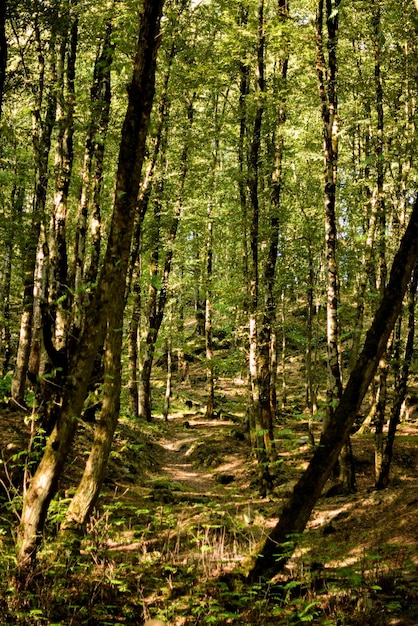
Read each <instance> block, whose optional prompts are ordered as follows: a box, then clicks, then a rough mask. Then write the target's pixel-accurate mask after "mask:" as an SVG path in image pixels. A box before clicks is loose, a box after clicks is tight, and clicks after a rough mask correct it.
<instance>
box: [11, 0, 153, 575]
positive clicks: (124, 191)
mask: <svg viewBox="0 0 418 626" xmlns="http://www.w3.org/2000/svg"><path fill="white" fill-rule="evenodd" d="M163 4H164V1H163V0H158V1H155V0H144V3H143V8H142V13H141V25H140V32H139V38H138V44H137V52H136V56H135V60H134V66H133V77H132V81H131V84H130V88H129V99H128V106H127V112H126V116H125V120H124V123H123V127H122V135H121V144H120V151H119V161H118V171H117V177H116V189H115V198H114V209H113V214H112V219H111V226H110V233H109V240H108V245H107V249H106V254H105V258H104V262H103V267H102V271H101V273H100V277H99V280H98V286H97V290H96V292H95V295H94V298H93V300H92V302H91V304H90V306H89V308H88V310H87V312H86V320H85V325H84V331H83V333H82V335H81V337H80V340H79V343H78V345H77V349H76V350H75V353H74V355H73V357H72V359H71V362H70V363H69V368H68V375H67V377H66V379H65V383H64V386H63V393H62V406H61V407H60V412H59V416H58V420H57V423H56V424H55V426H54V428H53V431H52V433H51V435H50V436H49V438H48V440H47V442H46V446H45V450H44V454H43V457H42V459H41V461H40V463H39V465H38V468H37V470H36V472H35V474H34V476H33V478H32V480H31V482H30V484H29V486H28V488H27V491H26V493H25V497H24V502H23V509H22V514H21V521H20V525H19V528H18V534H17V551H18V552H17V566H18V574H19V578H20V580H24V578H25V576H24V574H25V572H26V570H27V568H28V567H30V566H31V564H32V562H33V560H34V558H35V556H36V551H37V546H38V543H39V540H40V538H41V534H42V531H43V526H44V522H45V518H46V516H47V512H48V508H49V504H50V502H51V499H52V497H53V495H54V493H55V491H56V488H57V483H58V479H59V477H60V474H61V472H62V470H63V467H64V463H65V460H66V458H67V454H68V452H69V449H70V446H71V443H72V440H73V437H74V434H75V431H76V427H77V421H78V418H79V416H80V414H81V410H82V407H83V404H84V400H85V398H86V395H87V387H88V382H89V380H90V376H91V373H92V369H93V364H94V360H95V357H96V356H97V352H98V350H99V348H100V346H101V345H102V344H103V341H104V338H105V335H106V330H107V326H108V324H109V335H108V338H109V341H110V342H113V341H116V342H117V341H119V335H120V334H121V327H122V324H121V321H122V318H123V309H124V304H125V298H124V289H123V288H121V287H122V286H124V285H125V280H126V273H127V269H128V260H129V250H130V244H131V237H132V230H133V223H134V215H135V208H136V202H137V196H138V191H139V186H140V180H141V170H142V163H143V160H144V154H145V143H146V136H147V132H148V125H149V118H150V114H151V108H152V102H153V97H154V89H155V68H156V55H157V50H158V46H159V42H160V33H159V23H160V18H161V13H162V8H163ZM118 293H119V294H121V295H120V296H117V297H115V294H118ZM112 334H113V335H112ZM115 337H117V338H116V339H115ZM108 345H110V344H108ZM117 356H118V353H117V352H116V357H117ZM112 367H113V365H112ZM112 384H113V383H112ZM114 384H115V385H116V386H114V387H113V393H114V395H115V396H116V398H114V399H113V403H114V404H113V407H112V406H111V404H110V402H109V412H110V413H112V411H114V410H117V406H118V402H119V399H118V398H119V386H120V379H119V378H116V380H115V383H114ZM114 420H115V416H114V415H112V416H111V417H109V420H108V422H107V424H106V423H104V424H103V426H104V429H105V432H104V440H103V442H102V443H103V450H104V451H105V449H106V448H105V446H106V441H107V440H108V439H109V438H111V425H112V424H113V423H114ZM102 458H103V459H104V458H105V454H104V455H102Z"/></svg>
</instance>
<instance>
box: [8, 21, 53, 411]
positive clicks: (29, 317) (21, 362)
mask: <svg viewBox="0 0 418 626" xmlns="http://www.w3.org/2000/svg"><path fill="white" fill-rule="evenodd" d="M55 36H56V33H55V31H54V30H53V31H52V33H51V39H50V42H49V55H50V58H49V67H48V68H46V61H45V56H44V51H43V49H42V42H41V34H40V31H39V29H38V28H35V40H36V45H37V54H38V66H39V85H40V88H39V93H38V94H37V98H36V101H35V106H34V108H33V110H32V141H33V147H34V154H35V189H34V194H33V206H32V216H31V226H30V231H29V233H28V236H27V240H26V243H25V259H24V288H23V303H22V316H21V321H20V334H19V344H18V349H17V356H16V366H15V369H14V372H13V378H12V387H11V400H12V405H14V404H16V405H19V406H21V405H23V404H24V396H25V388H26V375H27V373H28V365H29V356H30V351H31V341H32V326H33V324H32V321H33V307H34V301H33V297H34V281H35V268H36V254H37V250H38V244H39V237H40V233H41V225H42V223H43V220H44V212H45V203H46V194H47V188H48V157H49V152H50V149H51V135H52V130H53V128H54V125H55V118H56V107H57V102H56V94H55V82H56V69H55V66H56V63H55ZM46 72H48V74H49V75H50V82H49V83H48V85H47V88H48V91H47V95H46V98H45V99H46V111H45V117H44V119H43V120H42V117H41V112H42V109H43V105H44V102H43V100H44V97H45V94H44V89H45V74H46Z"/></svg>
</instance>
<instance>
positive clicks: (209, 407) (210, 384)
mask: <svg viewBox="0 0 418 626" xmlns="http://www.w3.org/2000/svg"><path fill="white" fill-rule="evenodd" d="M215 160H216V161H217V155H216V157H215ZM215 168H216V164H215V167H214V170H213V171H214V172H215ZM207 215H208V223H207V239H206V309H205V342H206V391H207V400H206V417H207V419H213V416H214V408H215V407H214V405H215V383H214V375H213V334H212V313H213V294H212V259H213V217H212V204H211V201H209V203H208V209H207Z"/></svg>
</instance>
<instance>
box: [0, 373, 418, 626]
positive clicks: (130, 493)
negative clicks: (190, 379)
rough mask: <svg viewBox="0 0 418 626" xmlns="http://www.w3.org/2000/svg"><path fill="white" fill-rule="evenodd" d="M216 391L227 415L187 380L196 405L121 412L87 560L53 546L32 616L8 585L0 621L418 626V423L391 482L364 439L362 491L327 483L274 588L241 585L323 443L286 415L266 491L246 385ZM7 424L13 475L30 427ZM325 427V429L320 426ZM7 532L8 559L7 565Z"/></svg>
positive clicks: (356, 444)
mask: <svg viewBox="0 0 418 626" xmlns="http://www.w3.org/2000/svg"><path fill="white" fill-rule="evenodd" d="M219 384H220V385H221V384H222V383H219ZM219 392H220V393H221V394H222V395H221V398H222V405H223V407H226V409H227V410H226V411H224V412H223V413H222V412H221V415H220V419H216V420H212V421H207V420H205V419H204V412H203V409H202V405H201V403H200V398H199V394H197V393H196V391H195V390H194V389H193V388H189V389H185V390H184V394H183V396H184V397H183V398H182V401H184V398H187V399H188V404H189V406H183V408H182V409H181V408H180V409H179V410H178V411H173V413H172V415H171V416H170V419H169V420H168V421H167V422H164V421H163V420H162V418H160V417H158V416H157V417H156V418H155V419H154V421H153V423H152V424H150V425H146V426H145V427H144V426H143V425H140V424H138V423H134V422H132V421H130V420H128V419H127V418H124V419H121V420H120V425H119V429H118V433H117V436H116V440H115V446H114V450H113V452H112V458H111V461H110V466H109V471H108V476H107V478H106V482H105V488H104V490H103V493H102V496H101V498H100V502H99V504H98V508H97V510H96V512H95V515H94V516H93V518H92V521H91V523H90V525H89V528H88V535H87V537H86V540H85V541H84V543H83V549H82V553H81V555H80V557H79V559H78V560H77V564H76V565H74V564H72V565H71V566H70V565H69V564H68V561H66V560H65V559H64V558H62V563H61V564H60V565H59V566H58V565H57V563H54V565H51V563H50V561H49V560H48V551H45V552H44V553H43V554H42V555H41V559H40V569H41V571H42V574H41V575H40V577H39V582H38V583H37V584H38V586H36V584H35V586H34V587H32V591H31V594H32V595H31V596H30V597H29V596H28V598H27V602H26V612H27V613H28V614H30V615H31V616H32V617H29V618H23V617H22V615H20V617H17V616H15V615H12V614H11V613H10V609H8V608H7V607H9V606H10V601H9V600H10V593H11V592H10V589H8V590H6V589H5V588H2V591H3V599H2V601H1V607H0V608H1V609H2V614H3V615H8V617H7V618H4V619H6V621H5V622H2V621H1V619H2V618H1V616H0V624H2V625H3V626H6V624H7V625H8V626H9V625H10V624H15V623H16V624H31V625H33V626H37V625H38V624H50V625H52V624H60V625H61V626H64V625H67V624H68V625H70V624H71V625H73V626H78V625H81V624H89V625H90V626H94V625H96V624H101V625H103V624H112V625H118V624H125V625H134V624H135V625H140V624H142V623H143V621H144V619H146V618H149V617H150V616H152V617H159V618H160V619H163V620H164V622H165V623H166V624H168V625H171V626H183V625H188V624H196V625H201V624H210V623H212V624H219V625H222V624H239V625H243V626H244V625H255V624H263V625H264V626H269V625H270V624H271V625H274V624H279V625H280V624H281V625H283V626H285V625H296V624H303V623H306V622H310V623H312V624H318V625H329V626H331V625H332V626H338V625H341V626H356V625H359V626H360V625H370V626H372V625H373V626H416V625H417V624H418V550H417V548H418V523H417V519H418V517H417V512H418V491H417V480H418V424H417V423H413V422H409V423H404V424H401V426H400V428H399V433H398V436H397V439H396V445H395V452H394V459H393V466H392V472H391V483H390V486H389V488H388V489H386V490H384V491H375V490H374V489H373V483H374V478H373V472H374V462H373V456H374V450H373V435H372V434H365V435H358V434H356V435H354V436H353V438H352V445H353V451H354V457H355V465H356V476H357V491H356V493H354V494H352V495H348V496H343V495H335V496H331V495H329V496H327V495H326V494H327V492H328V491H329V488H330V487H331V486H332V484H333V483H332V482H331V481H329V483H328V484H327V485H326V488H325V490H324V495H323V496H322V497H321V498H320V500H319V502H318V504H317V506H316V507H315V510H314V513H313V515H312V518H311V520H310V522H309V525H308V528H307V530H306V532H305V533H304V535H303V537H302V538H301V540H300V543H299V547H298V549H297V552H296V553H295V554H294V555H293V557H292V559H291V560H290V562H289V564H288V567H287V569H286V571H285V573H284V575H283V576H281V577H280V578H279V579H278V580H277V581H275V582H274V583H272V584H271V585H269V586H267V587H266V586H265V585H259V586H257V585H255V586H254V587H251V588H248V587H247V586H245V585H244V586H243V585H242V583H241V584H240V583H237V585H238V586H237V587H235V588H231V587H230V586H228V585H227V584H226V582H225V580H226V579H225V577H224V575H225V574H226V573H228V572H230V571H232V570H233V569H235V568H237V567H240V566H242V565H243V564H244V562H245V559H246V558H247V557H248V556H249V554H254V553H255V552H256V550H257V545H258V543H259V541H260V540H262V538H263V537H264V536H265V534H266V533H267V532H268V531H269V529H270V528H272V527H273V526H274V524H275V523H276V521H277V518H278V515H279V513H280V507H281V505H282V503H283V501H284V498H285V497H286V495H288V494H289V493H290V492H291V489H292V487H293V485H294V483H295V481H296V480H297V478H298V477H299V476H300V473H301V472H302V471H303V469H304V468H305V467H306V465H307V463H308V461H309V458H310V456H311V454H312V448H311V446H310V444H309V440H308V437H307V431H306V427H307V422H306V419H304V416H303V415H301V414H298V415H292V414H291V413H289V414H288V415H285V416H283V418H282V419H281V422H280V423H279V424H278V425H277V433H276V434H277V439H278V442H279V444H278V463H277V468H276V477H277V487H276V489H275V493H274V494H272V495H270V496H269V497H267V498H261V497H259V496H258V492H257V487H256V464H255V461H254V459H253V457H252V455H251V450H250V444H249V441H248V438H247V435H246V434H245V430H244V428H243V426H242V421H243V414H242V412H240V408H242V396H243V395H244V393H245V389H244V387H242V389H241V388H240V387H239V385H237V384H236V382H235V384H232V383H231V382H230V381H229V382H228V381H225V382H224V384H223V386H222V388H221V389H219ZM178 404H179V402H178ZM190 404H191V407H190ZM19 420H20V422H19ZM0 430H1V436H0V442H1V447H2V451H3V459H4V460H5V461H6V463H5V464H4V466H6V467H7V466H8V467H9V468H10V471H11V472H12V471H13V467H12V465H11V464H10V462H8V461H7V459H6V458H5V455H6V456H7V454H8V452H7V451H9V452H10V451H15V450H16V449H18V448H19V446H21V444H20V443H18V440H19V439H21V437H22V436H23V435H25V434H26V435H27V427H26V428H25V427H22V418H21V416H20V415H17V414H9V413H6V412H5V413H4V414H2V415H0ZM315 430H316V435H317V434H318V432H319V430H320V424H316V425H315ZM92 431H93V426H92V425H84V426H83V428H82V429H81V430H80V434H79V436H78V438H77V440H76V443H75V447H74V451H73V453H72V456H71V458H70V461H69V465H68V470H67V471H66V473H65V475H64V477H63V479H62V481H61V484H60V490H59V493H60V496H61V499H60V500H58V499H57V501H56V502H55V503H53V506H52V507H51V515H50V520H49V524H48V532H49V533H50V535H51V536H53V534H54V528H56V527H57V526H58V525H59V521H60V519H62V515H63V514H64V513H65V508H64V505H65V498H66V497H70V496H71V493H72V491H73V489H74V486H75V485H76V484H77V480H78V478H79V476H80V471H81V470H82V468H83V464H84V458H85V456H86V453H87V451H88V446H89V440H90V438H91V434H92ZM9 458H10V454H9ZM10 478H12V476H9V477H7V476H6V475H4V474H3V475H2V477H1V479H2V481H3V482H4V481H7V480H8V479H10ZM9 495H10V494H9ZM9 508H10V507H9ZM11 508H12V509H13V506H11ZM3 525H4V528H6V523H5V522H4V524H3V523H2V527H3ZM3 533H4V536H3V555H2V556H3V558H2V559H0V563H1V564H2V565H3V566H4V567H6V566H5V565H4V563H6V562H7V563H9V565H7V568H9V569H10V558H9V560H8V561H7V559H6V553H7V551H8V550H9V547H8V546H9V544H8V543H7V536H6V533H5V531H4V530H3ZM64 553H65V548H63V549H62V554H64ZM59 568H61V569H59ZM5 573H7V572H5ZM7 611H9V613H8V612H7ZM24 612H25V611H23V613H24ZM25 619H26V621H25ZM7 620H8V621H7ZM19 620H20V621H19Z"/></svg>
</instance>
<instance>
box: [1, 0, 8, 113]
mask: <svg viewBox="0 0 418 626" xmlns="http://www.w3.org/2000/svg"><path fill="white" fill-rule="evenodd" d="M6 13H7V0H4V2H2V4H1V7H0V118H1V110H2V105H3V91H4V83H5V80H6V66H7V39H6Z"/></svg>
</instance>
